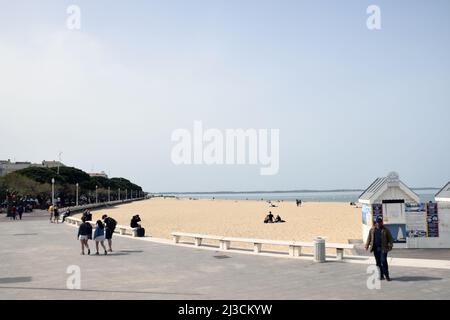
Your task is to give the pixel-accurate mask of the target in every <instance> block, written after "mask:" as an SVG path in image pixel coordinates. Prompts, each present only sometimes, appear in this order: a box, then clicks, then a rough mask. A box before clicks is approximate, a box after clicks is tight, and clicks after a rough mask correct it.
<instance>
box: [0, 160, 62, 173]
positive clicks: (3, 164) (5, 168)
mask: <svg viewBox="0 0 450 320" xmlns="http://www.w3.org/2000/svg"><path fill="white" fill-rule="evenodd" d="M58 166H60V167H63V166H64V164H63V163H61V162H59V161H45V160H44V161H42V163H31V162H27V161H26V162H19V161H17V162H11V160H10V159H8V160H0V177H3V176H6V175H7V174H8V173H11V172H14V171H17V170H22V169H26V168H29V167H46V168H55V167H58Z"/></svg>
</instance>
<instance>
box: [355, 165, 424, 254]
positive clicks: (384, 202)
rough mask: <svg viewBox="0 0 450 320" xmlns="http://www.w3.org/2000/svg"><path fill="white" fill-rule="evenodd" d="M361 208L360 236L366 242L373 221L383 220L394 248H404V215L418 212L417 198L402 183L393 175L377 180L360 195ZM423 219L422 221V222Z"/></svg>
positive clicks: (405, 230)
mask: <svg viewBox="0 0 450 320" xmlns="http://www.w3.org/2000/svg"><path fill="white" fill-rule="evenodd" d="M359 203H360V204H361V205H362V234H363V240H364V241H365V239H367V235H368V234H369V230H370V228H371V227H372V225H373V221H374V220H376V219H377V217H382V219H383V222H384V225H385V226H386V228H388V229H389V230H390V231H391V233H392V235H393V237H394V239H395V243H394V246H395V247H397V248H398V247H400V248H401V247H403V248H406V247H407V228H406V220H407V217H406V212H409V211H411V210H420V208H421V205H420V198H419V196H418V195H417V194H416V193H415V192H414V191H412V190H411V189H410V188H409V187H408V186H407V185H406V184H405V183H403V182H402V181H401V180H400V178H399V175H398V174H397V173H396V172H391V173H390V174H389V175H388V176H387V177H382V178H377V179H375V181H374V182H373V183H372V184H371V185H370V186H369V187H368V188H367V189H366V190H365V191H364V192H363V193H362V194H361V195H360V197H359ZM424 221H425V220H423V221H422V222H424Z"/></svg>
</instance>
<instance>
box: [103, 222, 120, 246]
mask: <svg viewBox="0 0 450 320" xmlns="http://www.w3.org/2000/svg"><path fill="white" fill-rule="evenodd" d="M102 219H103V222H104V223H105V239H106V240H108V246H109V252H112V236H113V234H114V229H116V225H117V222H116V220H114V219H113V218H111V217H108V216H107V215H106V214H104V215H103V216H102Z"/></svg>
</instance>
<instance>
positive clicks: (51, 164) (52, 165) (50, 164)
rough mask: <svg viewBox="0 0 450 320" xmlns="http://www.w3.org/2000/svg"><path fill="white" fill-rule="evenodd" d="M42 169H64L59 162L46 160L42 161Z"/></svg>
mask: <svg viewBox="0 0 450 320" xmlns="http://www.w3.org/2000/svg"><path fill="white" fill-rule="evenodd" d="M42 167H45V168H57V167H64V164H63V163H62V162H60V161H55V160H52V161H47V160H44V161H42Z"/></svg>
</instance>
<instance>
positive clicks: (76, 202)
mask: <svg viewBox="0 0 450 320" xmlns="http://www.w3.org/2000/svg"><path fill="white" fill-rule="evenodd" d="M75 186H76V187H77V188H76V190H77V191H76V199H75V205H76V206H77V207H78V186H79V185H78V182H77V184H76V185H75Z"/></svg>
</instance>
